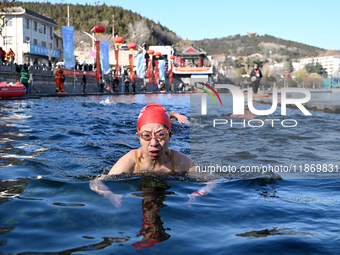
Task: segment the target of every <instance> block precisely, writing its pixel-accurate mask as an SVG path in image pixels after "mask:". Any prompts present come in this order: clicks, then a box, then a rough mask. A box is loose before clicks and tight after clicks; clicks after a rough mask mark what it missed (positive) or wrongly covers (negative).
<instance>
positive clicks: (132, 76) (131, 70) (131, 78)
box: [129, 54, 134, 82]
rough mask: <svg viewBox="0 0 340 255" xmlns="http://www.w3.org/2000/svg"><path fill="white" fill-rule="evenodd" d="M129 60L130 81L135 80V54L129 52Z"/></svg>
mask: <svg viewBox="0 0 340 255" xmlns="http://www.w3.org/2000/svg"><path fill="white" fill-rule="evenodd" d="M129 61H130V81H131V82H133V79H134V72H133V55H132V54H129Z"/></svg>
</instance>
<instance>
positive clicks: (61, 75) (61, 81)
mask: <svg viewBox="0 0 340 255" xmlns="http://www.w3.org/2000/svg"><path fill="white" fill-rule="evenodd" d="M64 82H65V74H64V71H63V70H60V82H59V90H60V92H64Z"/></svg>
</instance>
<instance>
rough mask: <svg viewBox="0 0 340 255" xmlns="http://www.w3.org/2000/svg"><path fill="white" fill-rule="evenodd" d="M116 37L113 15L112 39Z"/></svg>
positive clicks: (113, 17)
mask: <svg viewBox="0 0 340 255" xmlns="http://www.w3.org/2000/svg"><path fill="white" fill-rule="evenodd" d="M114 37H115V15H112V38H114Z"/></svg>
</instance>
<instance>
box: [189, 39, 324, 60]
mask: <svg viewBox="0 0 340 255" xmlns="http://www.w3.org/2000/svg"><path fill="white" fill-rule="evenodd" d="M192 43H193V46H194V47H196V48H202V49H204V50H205V51H206V52H207V53H208V54H223V53H224V54H226V55H227V56H235V57H236V56H249V55H252V54H255V53H259V54H262V55H266V56H268V57H269V56H270V55H271V56H272V57H275V58H281V59H287V58H288V59H293V60H294V59H298V58H301V57H307V56H308V57H311V56H318V55H320V54H324V53H325V52H326V50H325V49H322V48H318V47H314V46H310V45H306V44H302V43H298V42H293V41H289V40H284V39H281V38H277V37H274V36H270V35H263V36H260V35H257V36H252V37H249V36H248V35H239V34H238V35H234V36H228V37H223V38H214V39H203V40H199V41H193V42H192Z"/></svg>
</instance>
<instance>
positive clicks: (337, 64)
mask: <svg viewBox="0 0 340 255" xmlns="http://www.w3.org/2000/svg"><path fill="white" fill-rule="evenodd" d="M310 63H314V64H316V63H319V64H321V65H322V66H323V68H324V69H325V70H326V72H327V74H328V76H329V77H333V76H338V75H339V74H340V56H336V55H335V56H319V57H313V58H303V59H300V68H304V67H305V66H306V65H307V64H310Z"/></svg>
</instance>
